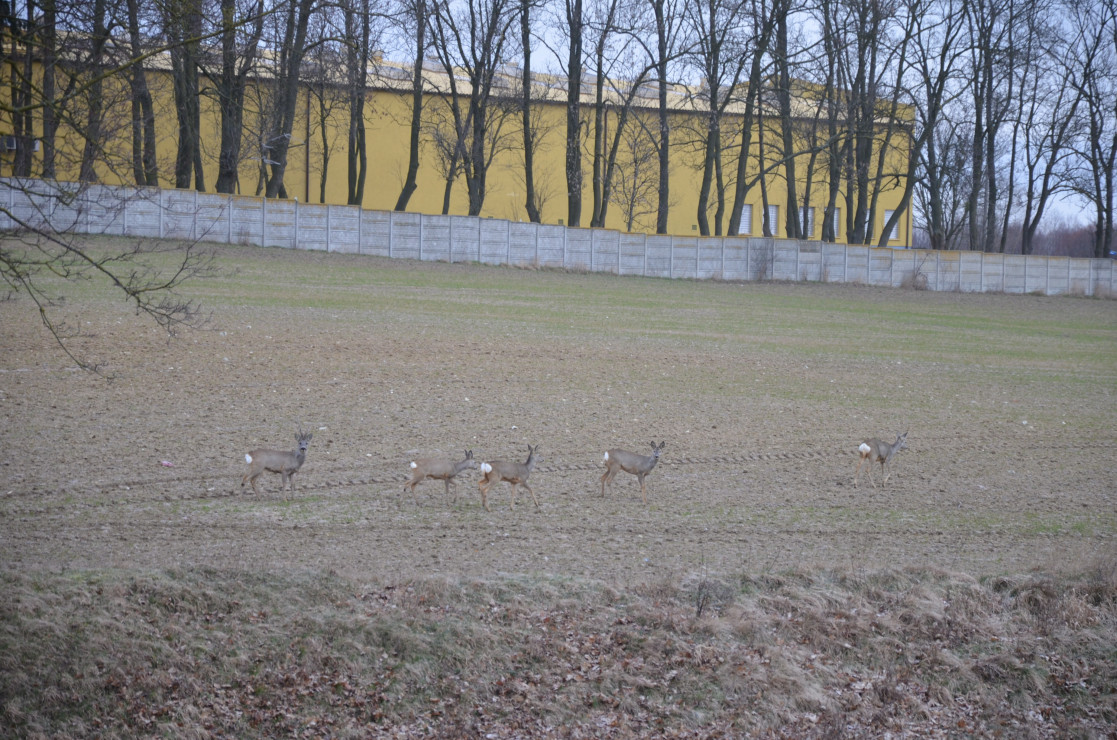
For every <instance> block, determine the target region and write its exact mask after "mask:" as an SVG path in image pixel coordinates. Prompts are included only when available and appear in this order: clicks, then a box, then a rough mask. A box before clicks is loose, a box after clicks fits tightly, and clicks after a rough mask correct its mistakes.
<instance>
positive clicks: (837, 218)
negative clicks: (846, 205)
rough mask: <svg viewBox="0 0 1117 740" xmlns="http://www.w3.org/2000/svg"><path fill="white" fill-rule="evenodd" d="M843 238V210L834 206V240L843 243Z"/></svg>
mask: <svg viewBox="0 0 1117 740" xmlns="http://www.w3.org/2000/svg"><path fill="white" fill-rule="evenodd" d="M842 238H843V236H842V209H841V208H839V207H838V206H834V240H835V241H841V240H842Z"/></svg>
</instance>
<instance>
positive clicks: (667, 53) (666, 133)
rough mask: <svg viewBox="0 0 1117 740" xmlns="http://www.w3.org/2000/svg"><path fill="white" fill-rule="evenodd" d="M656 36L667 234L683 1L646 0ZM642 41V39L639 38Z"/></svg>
mask: <svg viewBox="0 0 1117 740" xmlns="http://www.w3.org/2000/svg"><path fill="white" fill-rule="evenodd" d="M647 2H648V3H649V6H650V9H651V13H652V18H653V19H654V23H653V30H654V33H655V47H654V49H653V48H651V47H650V45H649V46H646V47H645V48H646V51H647V52H648V57H649V58H650V59H651V60H652V61H653V62H654V64H655V70H656V77H657V79H658V82H659V107H658V109H657V110H658V118H659V136H658V137H657V138H656V147H657V148H658V149H657V151H658V159H659V205H658V208H657V209H656V219H655V231H656V233H657V234H666V233H667V219H668V215H669V214H670V212H671V205H670V204H671V123H670V117H669V109H668V102H667V98H668V91H669V89H670V86H671V83H670V80H671V77H670V70H671V66H672V62H673V61H674V60H675V59H676V58H677V57H679V56H680V55H682V54H683V53H684V52H685V51H686V42H684V41H683V40H682V38H681V29H682V27H683V26H682V13H681V8H682V6H683V4H684V3H683V2H682V0H647ZM638 38H642V37H638Z"/></svg>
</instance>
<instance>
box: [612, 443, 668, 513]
mask: <svg viewBox="0 0 1117 740" xmlns="http://www.w3.org/2000/svg"><path fill="white" fill-rule="evenodd" d="M666 444H667V442H666V441H663V442H660V443H659V444H658V445H657V444H656V443H655V442H652V454H650V455H637V454H636V453H635V452H629V451H628V450H616V449H614V450H609V451H608V452H606V453H605V472H604V473H603V474H602V475H601V495H602V497H604V496H605V485H606V484H608V485H609V487H610V488H612V487H613V478H614V477H616V475H617V473H619V472H620V471H622V470H623V471H624V472H626V473H631V474H632V475H635V476H636V479H637V480H639V481H640V493H641V494H643V496H644V505H645V506H646V505H647V503H648V487H647V486H646V485H645V484H644V476H646V475H647V474H648V473H650V472H652V468H654V467H655V464H656V463H657V462H659V453H661V452H662V451H663V446H664V445H666Z"/></svg>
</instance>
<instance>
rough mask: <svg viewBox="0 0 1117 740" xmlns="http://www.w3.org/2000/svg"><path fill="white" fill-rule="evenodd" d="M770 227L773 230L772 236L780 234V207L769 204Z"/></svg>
mask: <svg viewBox="0 0 1117 740" xmlns="http://www.w3.org/2000/svg"><path fill="white" fill-rule="evenodd" d="M768 228H770V229H771V230H772V236H779V235H780V207H779V206H774V205H769V206H768Z"/></svg>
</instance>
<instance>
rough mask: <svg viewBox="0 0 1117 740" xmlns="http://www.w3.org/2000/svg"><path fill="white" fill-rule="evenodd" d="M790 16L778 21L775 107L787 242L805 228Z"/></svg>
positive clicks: (780, 17)
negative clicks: (801, 209)
mask: <svg viewBox="0 0 1117 740" xmlns="http://www.w3.org/2000/svg"><path fill="white" fill-rule="evenodd" d="M788 54H789V51H788V45H787V14H786V13H780V14H779V15H778V17H777V19H776V55H775V56H776V70H777V73H776V104H777V106H778V108H779V112H780V134H781V136H782V144H783V152H782V155H783V169H784V182H785V183H786V185H787V199H786V201H785V202H786V203H787V213H786V214H784V219H783V220H784V224H785V228H786V229H787V238H788V239H801V238H802V236H803V234H802V228H801V227H800V224H799V212H798V205H799V194H798V193H797V192H796V187H797V185H798V176H797V175H796V173H795V132H794V131H793V130H792V115H791V72H790V65H791V60H790V59H789V58H788Z"/></svg>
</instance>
